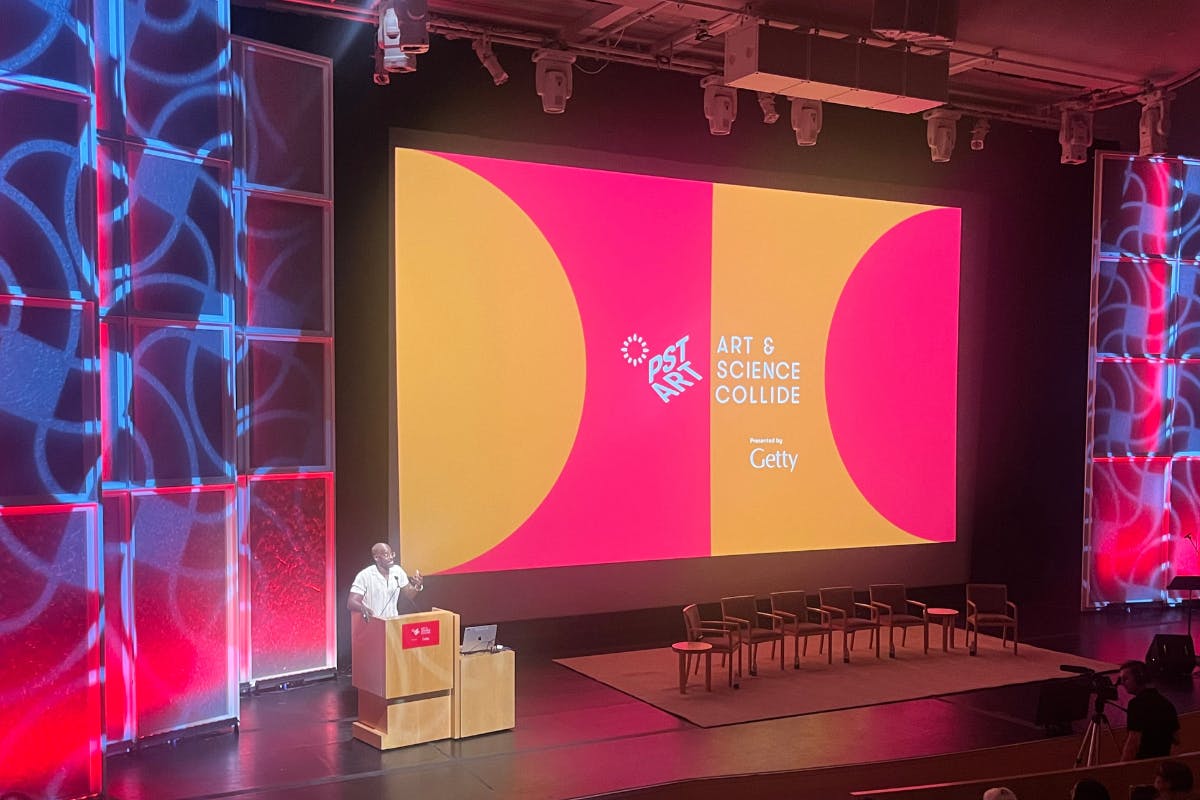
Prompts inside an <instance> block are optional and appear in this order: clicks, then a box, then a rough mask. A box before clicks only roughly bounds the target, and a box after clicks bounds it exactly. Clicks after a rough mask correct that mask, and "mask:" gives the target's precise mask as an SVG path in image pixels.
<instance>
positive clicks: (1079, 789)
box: [1070, 777, 1112, 800]
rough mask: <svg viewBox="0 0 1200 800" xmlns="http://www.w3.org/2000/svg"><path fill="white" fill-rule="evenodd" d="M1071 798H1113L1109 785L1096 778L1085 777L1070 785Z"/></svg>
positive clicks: (1093, 799)
mask: <svg viewBox="0 0 1200 800" xmlns="http://www.w3.org/2000/svg"><path fill="white" fill-rule="evenodd" d="M1070 800H1112V796H1111V795H1110V794H1109V789H1108V787H1106V786H1104V784H1103V783H1100V782H1099V781H1097V780H1096V778H1091V777H1085V778H1084V780H1082V781H1079V782H1078V783H1076V784H1075V786H1073V787H1070Z"/></svg>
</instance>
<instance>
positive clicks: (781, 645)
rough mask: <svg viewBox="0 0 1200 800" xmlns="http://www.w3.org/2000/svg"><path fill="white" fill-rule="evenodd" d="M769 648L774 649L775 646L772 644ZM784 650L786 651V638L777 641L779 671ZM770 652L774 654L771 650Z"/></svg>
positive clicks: (781, 667) (781, 666)
mask: <svg viewBox="0 0 1200 800" xmlns="http://www.w3.org/2000/svg"><path fill="white" fill-rule="evenodd" d="M771 647H772V648H774V647H775V645H774V644H772V645H771ZM786 649H787V638H786V637H783V638H780V640H779V668H780V669H783V651H784V650H786ZM772 652H774V651H773V650H772Z"/></svg>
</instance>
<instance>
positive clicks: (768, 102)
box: [758, 92, 779, 125]
mask: <svg viewBox="0 0 1200 800" xmlns="http://www.w3.org/2000/svg"><path fill="white" fill-rule="evenodd" d="M758 107H759V108H761V109H762V115H763V122H765V123H767V124H768V125H774V124H775V123H776V122H779V111H778V110H776V108H775V95H773V94H771V93H770V92H759V93H758Z"/></svg>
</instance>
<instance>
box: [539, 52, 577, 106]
mask: <svg viewBox="0 0 1200 800" xmlns="http://www.w3.org/2000/svg"><path fill="white" fill-rule="evenodd" d="M533 63H535V64H537V75H536V77H535V80H534V82H535V84H536V86H537V93H538V96H539V97H541V98H542V111H545V112H546V113H547V114H561V113H563V112H564V111H566V110H567V100H568V99H570V97H571V88H572V87H571V65H572V64H574V63H575V56H574V55H572V54H571V53H568V52H566V51H565V50H535V51H534V53H533Z"/></svg>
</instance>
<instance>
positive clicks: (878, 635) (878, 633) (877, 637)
mask: <svg viewBox="0 0 1200 800" xmlns="http://www.w3.org/2000/svg"><path fill="white" fill-rule="evenodd" d="M882 638H883V631H882V630H880V628H879V626H878V625H876V626H875V657H876V658H879V640H880V639H882Z"/></svg>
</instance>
